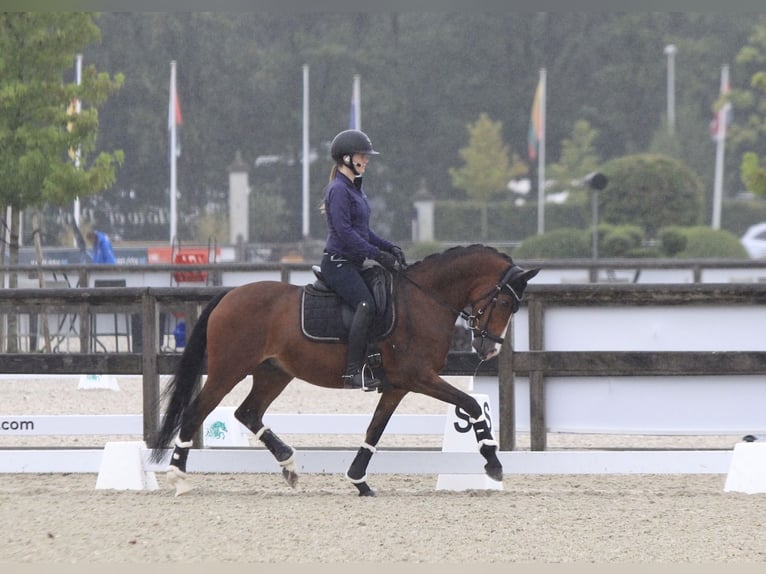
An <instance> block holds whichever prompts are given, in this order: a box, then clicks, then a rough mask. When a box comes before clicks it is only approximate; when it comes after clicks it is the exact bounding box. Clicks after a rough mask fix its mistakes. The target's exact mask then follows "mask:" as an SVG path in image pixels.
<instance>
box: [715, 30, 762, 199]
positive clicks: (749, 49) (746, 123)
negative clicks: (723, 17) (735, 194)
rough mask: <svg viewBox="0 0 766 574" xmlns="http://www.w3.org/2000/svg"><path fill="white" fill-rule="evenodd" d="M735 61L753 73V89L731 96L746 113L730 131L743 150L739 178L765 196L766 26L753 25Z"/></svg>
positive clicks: (718, 103)
mask: <svg viewBox="0 0 766 574" xmlns="http://www.w3.org/2000/svg"><path fill="white" fill-rule="evenodd" d="M737 64H738V65H739V66H743V67H745V68H746V69H748V70H749V71H750V72H751V73H752V76H751V78H750V86H751V87H752V90H735V91H734V92H733V94H732V95H731V97H732V99H733V100H734V101H735V107H736V109H737V110H740V109H741V110H742V111H744V112H745V116H744V119H743V120H742V121H741V122H739V121H738V125H737V127H736V129H734V130H733V134H732V136H733V139H734V141H735V142H736V143H738V144H740V146H741V147H743V148H744V149H745V150H746V151H745V152H744V153H743V155H742V160H741V163H740V177H741V178H742V182H743V183H744V184H745V187H746V189H748V190H749V191H752V192H753V193H755V194H757V195H763V196H766V166H764V165H763V164H762V161H761V158H760V155H759V152H762V151H763V143H762V142H763V138H764V136H765V135H766V97H764V96H766V71H764V68H766V26H756V28H755V31H754V32H753V34H752V35H751V36H750V38H749V41H748V45H747V46H745V47H743V48H742V50H740V52H739V54H738V55H737ZM723 103H724V102H722V101H721V102H717V105H718V106H721V105H723Z"/></svg>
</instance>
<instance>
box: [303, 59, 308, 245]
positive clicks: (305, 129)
mask: <svg viewBox="0 0 766 574" xmlns="http://www.w3.org/2000/svg"><path fill="white" fill-rule="evenodd" d="M309 159H310V158H309V66H308V64H304V65H303V237H304V239H305V238H308V236H309Z"/></svg>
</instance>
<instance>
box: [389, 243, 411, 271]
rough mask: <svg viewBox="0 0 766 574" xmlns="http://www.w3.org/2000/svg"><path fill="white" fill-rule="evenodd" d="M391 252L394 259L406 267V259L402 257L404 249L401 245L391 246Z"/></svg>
mask: <svg viewBox="0 0 766 574" xmlns="http://www.w3.org/2000/svg"><path fill="white" fill-rule="evenodd" d="M391 253H393V255H394V257H396V261H397V263H399V266H400V267H407V260H406V259H405V258H404V251H402V248H401V247H399V246H398V245H394V246H393V247H392V248H391Z"/></svg>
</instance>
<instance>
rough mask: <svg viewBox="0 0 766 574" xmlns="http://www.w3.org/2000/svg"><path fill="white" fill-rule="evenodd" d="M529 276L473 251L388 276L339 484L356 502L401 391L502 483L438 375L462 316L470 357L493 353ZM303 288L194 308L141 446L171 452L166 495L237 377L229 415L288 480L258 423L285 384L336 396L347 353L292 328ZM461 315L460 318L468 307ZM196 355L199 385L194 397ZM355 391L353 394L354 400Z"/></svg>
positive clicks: (290, 479)
mask: <svg viewBox="0 0 766 574" xmlns="http://www.w3.org/2000/svg"><path fill="white" fill-rule="evenodd" d="M538 271H539V269H531V270H527V269H523V268H521V267H520V266H518V265H516V264H515V263H514V262H513V260H512V259H511V257H510V256H508V255H506V254H504V253H501V252H499V251H498V250H496V249H494V248H492V247H488V246H484V245H470V246H460V247H453V248H450V249H447V250H446V251H444V252H442V253H438V254H433V255H429V256H427V257H425V258H424V259H423V260H422V261H418V262H416V263H413V264H412V265H410V266H408V267H407V268H406V270H403V269H398V270H395V271H394V272H393V276H394V277H393V290H392V291H393V297H394V302H395V305H396V319H395V324H394V326H393V328H392V329H391V330H390V331H389V332H388V334H386V335H385V337H384V338H383V339H382V340H381V341H379V350H380V355H381V357H382V364H383V368H384V372H385V379H386V383H387V384H386V385H385V386H384V387H383V388H381V389H379V390H378V392H379V393H380V398H379V400H378V404H377V406H376V408H375V411H374V413H373V415H372V419H371V421H370V424H369V426H368V427H367V431H366V434H365V439H364V442H363V443H362V445H361V447H360V448H359V450H358V451H357V454H356V456H355V458H354V459H353V461H352V463H351V465H350V467H349V468H348V471H347V472H346V478H347V479H349V480H350V481H351V482H352V483H353V484H354V485H355V486H356V488H357V489H358V491H359V496H374V494H375V493H374V491H373V490H372V489H371V488H370V487H369V486H368V484H367V466H368V465H369V462H370V460H371V458H372V455H373V454H374V453H375V445H377V444H378V441H379V440H380V438H381V436H382V435H383V431H384V429H385V427H386V424H387V423H388V421H389V419H390V418H391V415H392V414H393V413H394V411H395V410H396V408H397V406H398V405H399V403H400V402H401V400H402V399H403V398H404V397H405V396H406V395H407V393H410V392H415V393H421V394H424V395H427V396H429V397H433V398H435V399H438V400H440V401H443V402H445V403H449V404H452V405H455V406H457V407H459V408H461V409H462V410H463V411H465V412H466V413H467V414H468V415H469V417H470V419H469V420H470V423H471V424H472V425H473V429H474V434H475V436H476V441H477V443H478V448H479V452H480V453H481V454H482V456H483V457H484V458H485V459H486V464H485V466H484V469H485V472H486V474H487V475H488V476H489V477H491V478H492V479H494V480H497V481H501V480H502V478H503V467H502V464H501V463H500V460H499V459H498V457H497V448H498V446H497V442H496V441H495V440H494V439H493V437H492V433H491V429H490V426H489V424H488V423H487V419H486V417H485V414H484V412H483V410H482V408H481V406H480V405H479V403H478V402H477V401H476V400H475V399H474V398H473V397H472V396H471V395H469V394H468V393H465V392H463V391H461V390H460V389H457V388H456V387H454V386H452V385H451V384H449V383H448V382H447V381H445V380H444V379H443V378H441V377H440V376H439V372H440V371H441V370H442V369H443V368H444V366H445V364H446V359H447V353H448V352H449V349H450V344H451V341H452V335H453V332H454V327H455V323H456V321H457V318H458V317H463V318H464V319H465V320H466V322H467V325H468V327H469V329H470V330H471V331H472V334H473V341H472V346H473V348H474V350H475V351H476V353H477V354H478V357H479V359H480V360H482V361H485V360H487V359H490V358H491V357H494V356H495V355H497V354H498V352H499V351H500V345H501V344H502V342H503V337H504V336H505V333H506V330H507V329H508V325H509V323H510V319H511V315H512V314H513V313H515V312H516V311H517V310H518V309H519V305H520V304H521V299H522V296H523V294H524V289H525V288H526V286H527V282H528V281H529V280H530V279H532V278H533V277H534V276H535V275H536V274H537V272H538ZM303 290H304V288H303V287H301V286H297V285H292V284H288V283H283V282H277V281H258V282H254V283H249V284H246V285H242V286H239V287H236V288H234V289H232V290H230V291H228V292H226V293H222V294H219V295H217V296H215V297H214V298H213V299H212V300H211V301H210V302H209V303H208V304H207V306H206V307H205V308H204V309H203V310H202V312H201V313H200V316H199V318H198V320H197V322H196V323H195V325H194V328H193V329H192V331H191V334H190V336H189V338H188V340H187V343H186V347H185V349H184V351H183V353H182V355H181V357H180V359H179V362H178V365H177V368H176V371H175V373H174V375H173V377H172V378H171V380H170V381H169V383H168V386H167V388H166V389H165V391H164V393H163V398H164V399H168V400H167V407H166V410H165V415H164V417H163V421H162V424H161V428H160V430H159V433H158V436H157V437H156V441H155V444H154V445H153V448H152V454H151V458H152V459H153V460H154V461H155V462H159V461H160V460H161V459H162V458H163V456H164V454H165V449H166V448H168V447H169V446H170V444H171V443H172V442H173V439H174V438H175V441H174V443H173V446H174V448H173V452H172V454H171V459H170V463H169V466H168V470H167V477H168V481H169V483H170V484H171V485H173V486H175V489H176V495H178V494H183V493H184V492H186V491H188V490H189V489H190V488H191V487H190V486H189V483H188V475H187V472H186V463H187V457H188V455H189V449H190V448H191V447H192V445H193V443H192V438H193V436H194V434H195V432H196V431H197V430H198V429H199V428H200V426H201V425H202V423H203V421H204V420H205V418H206V417H207V416H208V414H210V413H211V412H212V411H213V409H214V408H215V407H216V406H217V405H218V404H219V403H220V401H221V400H222V399H223V398H224V397H225V396H226V395H227V394H228V393H229V392H230V391H231V390H232V389H233V388H234V387H235V386H236V385H237V384H238V383H239V382H240V381H242V380H243V379H244V378H245V377H247V376H248V375H251V376H252V388H251V390H250V392H249V394H248V395H247V397H246V398H245V399H244V401H243V402H242V404H241V405H240V406H239V407H238V408H237V409H236V410H235V417H236V418H237V420H239V421H240V422H241V423H242V424H243V425H244V426H245V427H247V428H248V429H249V430H250V431H251V432H253V433H254V434H255V436H256V438H257V439H258V440H260V441H261V442H262V443H263V444H264V445H265V447H266V448H267V449H268V450H269V451H270V452H271V453H272V455H273V456H274V457H275V459H276V461H277V462H278V463H279V465H280V466H281V467H282V474H283V476H284V479H285V480H286V481H287V483H288V484H289V485H290V486H291V487H295V485H296V483H297V480H298V471H297V465H296V462H295V451H294V449H293V448H292V447H291V446H289V445H287V444H286V443H284V442H283V441H282V440H281V439H280V438H279V437H278V436H277V435H276V434H275V433H274V432H273V431H272V430H271V429H269V428H268V427H266V426H265V425H264V424H263V420H262V419H263V416H264V413H265V412H266V410H267V409H268V407H269V405H270V404H271V403H272V402H273V401H274V400H275V399H276V398H277V397H278V396H279V394H280V393H281V392H282V391H283V390H284V389H285V387H287V385H288V383H290V381H291V380H293V379H294V378H299V379H302V380H304V381H306V382H308V383H311V384H314V385H318V386H321V387H326V388H336V389H337V388H341V387H342V385H343V383H342V380H341V374H342V373H343V369H344V367H345V364H346V345H345V344H343V343H337V342H316V341H314V340H310V339H309V338H308V337H307V336H305V334H304V333H302V331H301V318H300V304H301V293H302V291H303ZM468 309H470V312H468V311H467V310H468ZM206 353H207V369H208V370H207V380H206V381H205V384H204V385H203V386H202V388H201V390H200V391H199V393H198V394H197V395H196V396H194V388H195V385H196V381H197V380H198V379H199V377H200V375H201V373H202V371H203V368H204V359H205V354H206ZM357 392H359V391H357Z"/></svg>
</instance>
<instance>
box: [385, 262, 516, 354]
mask: <svg viewBox="0 0 766 574" xmlns="http://www.w3.org/2000/svg"><path fill="white" fill-rule="evenodd" d="M522 273H524V270H523V269H522V268H521V267H519V266H518V265H516V264H512V265H511V266H510V267H508V269H506V270H505V271H504V272H503V274H502V275H501V277H500V280H499V281H498V282H497V284H496V285H495V286H494V287H492V288H491V289H489V290H488V291H487V292H486V293H484V294H483V295H481V296H480V297H477V298H476V299H473V300H471V301H469V302H468V305H467V306H470V307H471V310H472V311H473V309H474V308H475V307H476V305H477V304H478V303H480V302H481V301H484V300H485V299H486V300H487V302H486V303H485V304H484V305H483V306H481V307H480V308H479V309H478V310H477V311H475V312H474V313H468V312H466V310H465V309H456V308H455V307H454V306H453V305H451V304H450V303H449V302H448V301H446V300H445V299H444V298H443V297H441V296H440V295H439V294H438V293H433V292H430V291H427V290H426V289H425V288H424V287H423V286H422V285H420V284H418V283H417V282H415V281H413V280H412V279H411V278H410V277H408V276H407V274H406V273H404V272H400V273H399V275H401V276H402V277H403V278H404V279H405V280H407V281H408V282H409V283H411V284H412V285H414V286H415V287H417V288H418V289H419V290H420V291H422V292H423V293H425V294H426V295H427V296H428V297H430V298H431V299H433V300H434V301H436V302H437V303H439V304H440V305H441V306H443V307H446V308H447V309H449V310H450V311H452V313H453V314H455V316H459V317H461V318H462V319H463V320H464V321H465V322H466V324H467V325H468V328H469V329H470V331H471V333H473V336H474V337H479V338H481V339H488V340H490V341H492V342H493V343H498V344H500V345H502V344H503V340H504V339H503V337H501V336H498V335H493V334H492V333H490V332H489V331H488V330H487V327H486V326H487V325H488V324H489V320H490V319H491V318H492V311H494V309H495V305H496V304H497V298H498V297H499V296H500V294H501V293H502V292H503V289H508V291H510V292H511V294H512V295H513V297H514V299H515V302H514V306H513V310H512V313H515V312H516V311H517V310H518V308H519V305H520V304H521V297H519V294H518V293H516V291H515V290H514V289H513V287H511V285H510V282H511V281H512V280H513V279H515V278H516V277H517V276H519V275H521V274H522ZM485 313H487V319H486V320H485V321H484V327H481V319H482V317H483V316H484V314H485Z"/></svg>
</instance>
